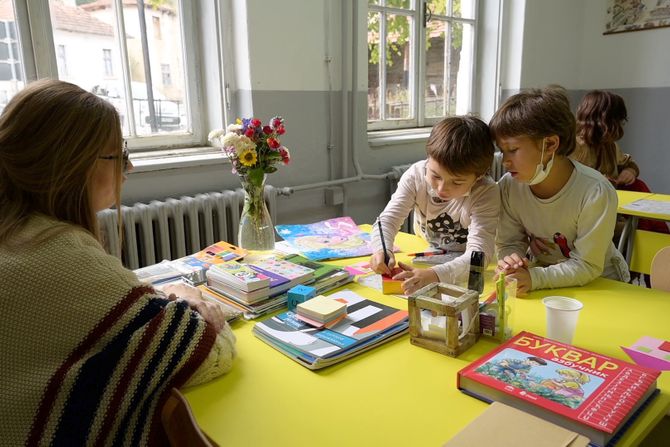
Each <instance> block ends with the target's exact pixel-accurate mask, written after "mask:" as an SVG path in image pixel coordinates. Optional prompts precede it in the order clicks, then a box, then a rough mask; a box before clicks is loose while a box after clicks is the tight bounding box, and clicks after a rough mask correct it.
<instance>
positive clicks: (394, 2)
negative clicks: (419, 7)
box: [386, 0, 411, 9]
mask: <svg viewBox="0 0 670 447" xmlns="http://www.w3.org/2000/svg"><path fill="white" fill-rule="evenodd" d="M410 5H411V1H410V0H386V6H391V7H393V8H403V9H409V8H410Z"/></svg>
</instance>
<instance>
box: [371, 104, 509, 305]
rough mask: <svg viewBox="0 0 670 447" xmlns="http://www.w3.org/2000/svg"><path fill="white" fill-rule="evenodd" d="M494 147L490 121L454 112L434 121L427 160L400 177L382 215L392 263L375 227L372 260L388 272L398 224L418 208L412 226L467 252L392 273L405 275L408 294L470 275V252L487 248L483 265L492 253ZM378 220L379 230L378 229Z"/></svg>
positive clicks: (437, 243) (496, 205) (436, 242)
mask: <svg viewBox="0 0 670 447" xmlns="http://www.w3.org/2000/svg"><path fill="white" fill-rule="evenodd" d="M493 152H494V147H493V143H492V141H491V136H490V134H489V130H488V127H487V126H486V123H484V122H483V121H481V120H480V119H478V118H475V117H471V116H463V117H450V118H446V119H444V120H442V121H441V122H439V123H438V124H436V125H435V126H434V127H433V130H432V132H431V134H430V138H429V139H428V142H427V144H426V153H427V155H428V158H427V159H426V160H422V161H419V162H417V163H414V164H413V165H412V166H411V167H410V168H409V169H408V170H407V171H406V172H405V173H404V174H403V175H402V177H401V178H400V182H399V183H398V189H397V190H396V192H395V193H394V194H393V196H392V197H391V201H390V202H389V203H388V204H387V205H386V208H385V209H384V211H383V212H382V213H381V215H380V216H379V221H380V222H381V225H382V232H383V234H384V240H385V246H386V247H388V250H387V254H388V256H389V262H388V265H387V264H385V263H384V250H383V249H382V242H381V238H380V235H379V231H372V233H371V235H372V246H373V247H374V250H375V251H374V252H373V254H372V256H371V258H370V266H371V267H372V269H373V270H374V271H375V272H377V273H385V274H390V273H391V269H392V268H393V267H394V266H395V257H394V256H393V253H392V251H391V247H393V240H394V238H395V236H396V234H398V231H399V229H400V226H401V225H402V223H403V222H404V220H405V219H406V218H407V216H408V215H409V213H410V211H411V210H412V209H413V210H414V232H415V233H416V234H417V235H420V236H421V237H422V238H423V239H425V240H426V241H427V242H429V243H430V244H431V246H434V247H445V246H448V247H449V248H451V249H453V250H454V251H464V254H463V255H461V256H459V257H457V258H456V259H454V260H452V261H450V262H447V263H445V264H442V265H436V266H433V267H430V268H412V267H410V266H408V265H405V264H400V267H401V268H402V269H403V270H404V271H403V272H401V273H398V274H396V275H395V276H394V279H399V280H400V279H401V280H403V283H402V288H403V292H404V293H405V294H410V293H413V292H415V291H416V290H418V289H420V288H421V287H424V286H426V285H428V284H430V283H433V282H437V281H440V282H449V283H460V282H465V281H467V275H468V271H469V266H470V255H471V253H472V252H473V251H482V252H484V254H485V262H484V266H486V265H487V264H488V262H489V261H490V260H491V259H493V254H494V240H495V232H496V226H497V224H498V215H499V210H500V193H499V190H498V186H497V185H496V183H495V182H494V181H493V179H492V178H491V177H489V176H488V175H487V171H488V170H489V168H490V166H491V163H492V161H493ZM377 225H378V224H377V223H375V230H376V229H377Z"/></svg>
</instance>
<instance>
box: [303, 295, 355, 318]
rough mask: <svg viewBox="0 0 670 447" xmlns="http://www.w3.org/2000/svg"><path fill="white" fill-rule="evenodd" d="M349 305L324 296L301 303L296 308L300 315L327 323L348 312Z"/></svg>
mask: <svg viewBox="0 0 670 447" xmlns="http://www.w3.org/2000/svg"><path fill="white" fill-rule="evenodd" d="M346 309H347V305H346V304H345V303H343V302H341V301H337V300H334V299H332V298H327V297H325V296H323V295H319V296H315V297H314V298H312V299H310V300H307V301H305V302H304V303H300V304H298V305H297V306H296V310H297V313H298V315H304V316H306V317H308V318H312V319H315V320H317V321H319V322H326V321H329V320H330V319H332V318H336V317H338V316H340V315H342V314H343V313H345V312H346Z"/></svg>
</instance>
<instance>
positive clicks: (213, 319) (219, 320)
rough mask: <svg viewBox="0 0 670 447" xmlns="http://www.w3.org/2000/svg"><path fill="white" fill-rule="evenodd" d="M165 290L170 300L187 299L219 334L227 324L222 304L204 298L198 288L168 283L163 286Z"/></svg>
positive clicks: (191, 306)
mask: <svg viewBox="0 0 670 447" xmlns="http://www.w3.org/2000/svg"><path fill="white" fill-rule="evenodd" d="M163 292H165V294H166V295H167V297H168V299H170V300H177V299H182V300H184V301H186V303H188V305H189V307H190V308H191V309H193V310H195V311H196V312H198V313H199V314H200V316H201V317H202V318H203V320H205V321H206V322H207V323H209V324H211V325H212V327H213V328H214V330H215V331H216V333H217V334H218V333H219V332H221V331H222V330H223V328H224V327H225V326H226V324H227V323H226V315H225V313H224V312H223V309H221V306H219V305H218V304H216V303H213V302H211V301H207V300H205V299H203V297H202V293H201V292H200V290H198V289H197V288H195V287H192V286H189V285H187V284H168V285H166V286H165V287H163Z"/></svg>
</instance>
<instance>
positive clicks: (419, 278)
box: [393, 262, 440, 295]
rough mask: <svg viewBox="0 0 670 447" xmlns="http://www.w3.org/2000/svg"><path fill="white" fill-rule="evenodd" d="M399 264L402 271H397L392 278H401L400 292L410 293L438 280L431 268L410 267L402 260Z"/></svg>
mask: <svg viewBox="0 0 670 447" xmlns="http://www.w3.org/2000/svg"><path fill="white" fill-rule="evenodd" d="M399 265H400V268H401V269H402V270H403V271H402V272H400V273H397V274H396V275H395V276H394V277H393V279H396V280H403V282H402V293H403V294H405V295H411V294H412V293H414V292H416V291H417V290H419V289H420V288H422V287H424V286H427V285H428V284H431V283H434V282H438V281H439V280H440V278H438V277H437V273H435V271H434V270H433V269H429V268H428V269H422V268H416V267H411V266H409V265H407V264H404V263H402V262H401V263H400V264H399Z"/></svg>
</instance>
